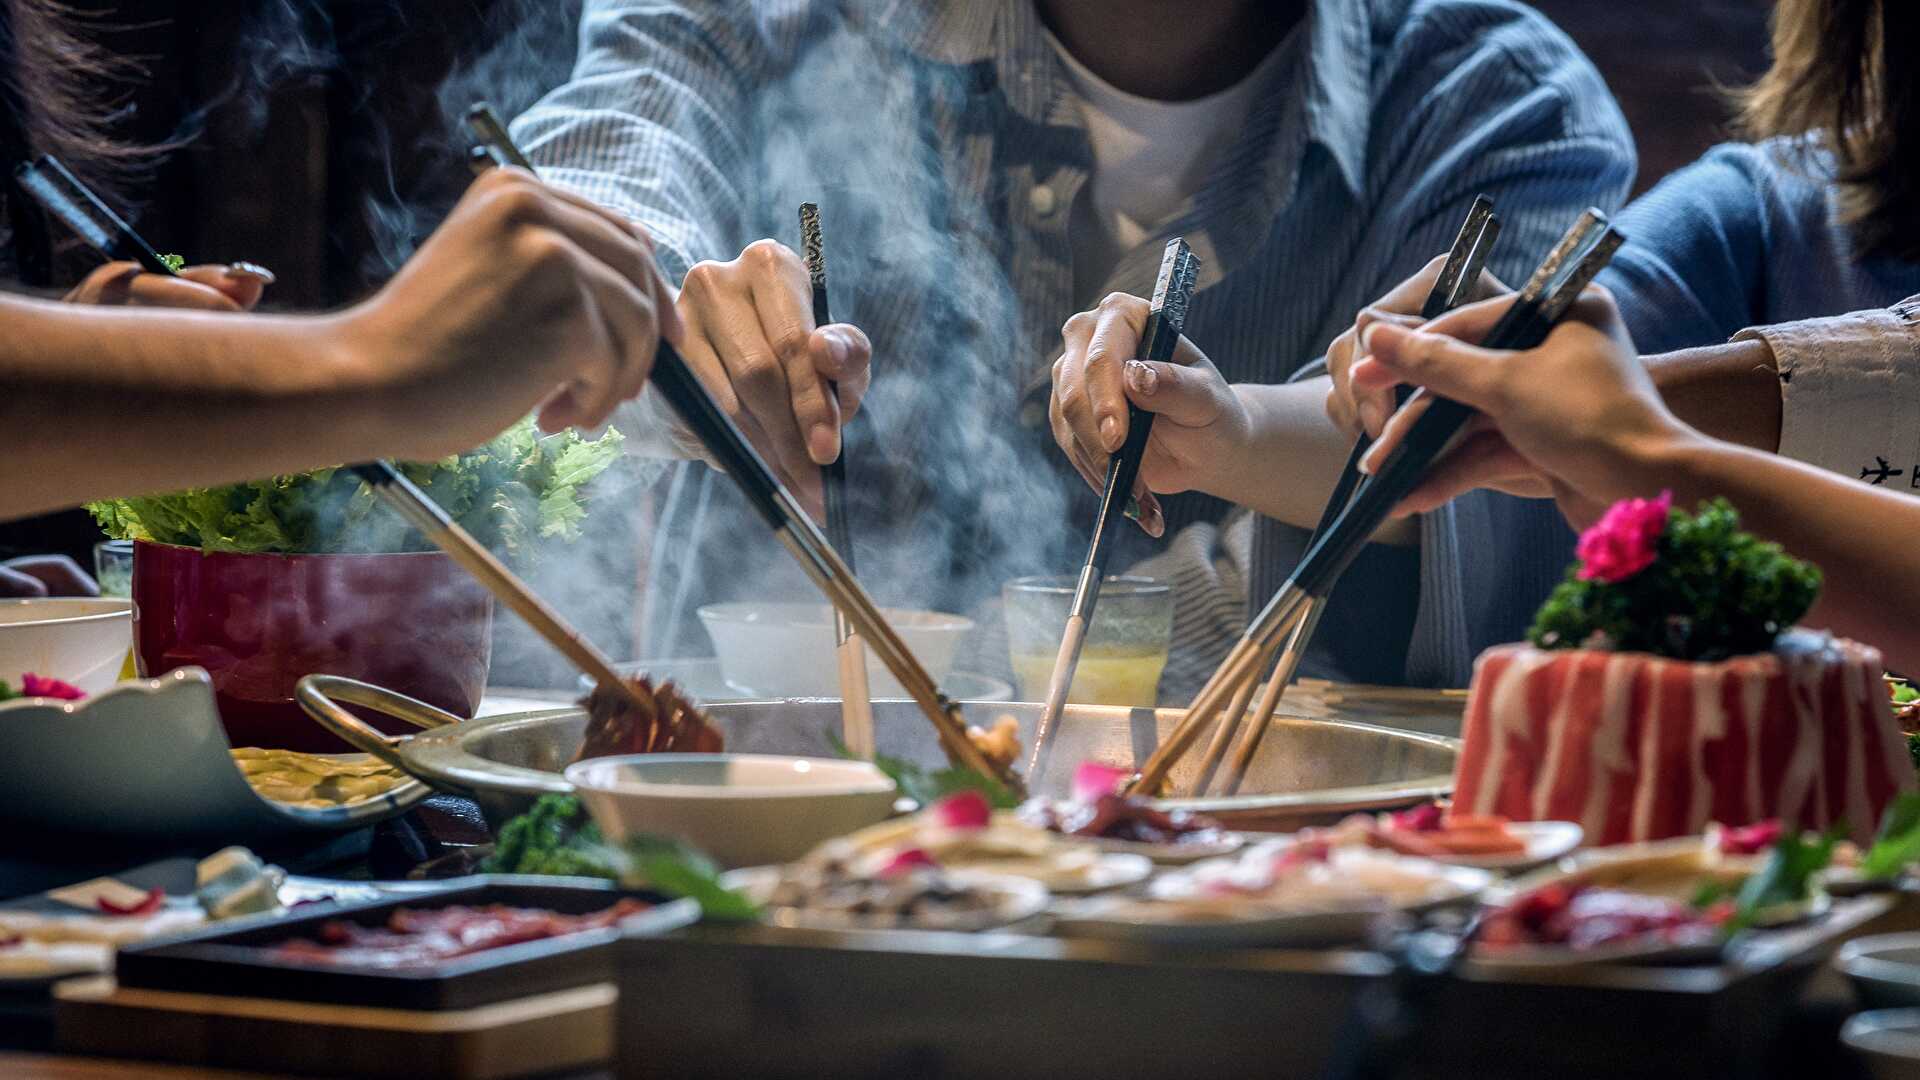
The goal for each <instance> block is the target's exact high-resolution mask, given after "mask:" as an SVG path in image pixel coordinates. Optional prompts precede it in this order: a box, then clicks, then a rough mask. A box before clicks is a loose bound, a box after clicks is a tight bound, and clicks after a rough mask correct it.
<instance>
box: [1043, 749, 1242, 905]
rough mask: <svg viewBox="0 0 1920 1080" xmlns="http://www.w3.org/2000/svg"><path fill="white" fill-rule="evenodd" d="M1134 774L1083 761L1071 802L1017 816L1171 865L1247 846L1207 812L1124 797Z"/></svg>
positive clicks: (1097, 844)
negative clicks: (1128, 779) (1125, 787)
mask: <svg viewBox="0 0 1920 1080" xmlns="http://www.w3.org/2000/svg"><path fill="white" fill-rule="evenodd" d="M1130 775H1131V770H1126V769H1121V768H1118V767H1116V766H1111V765H1102V764H1098V763H1095V762H1085V763H1082V764H1081V765H1080V767H1079V768H1078V769H1076V770H1075V772H1074V778H1073V789H1072V792H1073V794H1072V797H1071V798H1066V799H1048V798H1044V797H1036V798H1033V799H1029V800H1027V801H1026V802H1025V803H1023V804H1021V806H1020V808H1019V810H1018V811H1017V812H1016V817H1017V818H1018V819H1019V820H1020V821H1023V822H1025V823H1027V824H1029V825H1033V826H1035V827H1038V828H1041V829H1045V830H1047V831H1048V832H1051V833H1054V834H1057V835H1059V836H1061V837H1062V838H1064V839H1067V840H1069V841H1072V842H1076V843H1085V844H1088V845H1091V846H1092V847H1095V848H1098V849H1099V850H1101V851H1105V852H1109V853H1112V854H1121V855H1138V856H1142V857H1144V858H1147V859H1150V860H1152V861H1153V862H1156V863H1161V864H1167V865H1180V864H1182V863H1190V862H1195V861H1197V860H1200V859H1213V858H1219V857H1220V856H1222V855H1230V854H1232V853H1233V852H1235V851H1238V850H1240V848H1241V846H1242V845H1244V844H1245V843H1246V838H1245V837H1244V836H1242V835H1241V834H1239V833H1236V832H1230V831H1228V830H1227V829H1226V828H1224V827H1223V826H1222V825H1221V824H1220V823H1219V822H1218V821H1216V820H1214V819H1213V818H1212V817H1210V816H1208V815H1207V814H1204V813H1201V812H1199V811H1197V810H1190V809H1187V808H1185V807H1177V806H1176V807H1168V806H1161V805H1157V804H1156V803H1154V802H1153V801H1152V800H1149V799H1142V798H1139V797H1138V796H1132V795H1127V794H1124V793H1123V792H1122V791H1121V785H1122V784H1124V783H1125V781H1126V780H1127V778H1128V777H1129V776H1130ZM1055 891H1056V892H1057V891H1059V890H1057V889H1056V890H1055Z"/></svg>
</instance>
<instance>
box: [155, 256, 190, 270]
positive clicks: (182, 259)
mask: <svg viewBox="0 0 1920 1080" xmlns="http://www.w3.org/2000/svg"><path fill="white" fill-rule="evenodd" d="M160 261H161V262H163V263H165V264H166V265H167V269H169V270H171V271H173V272H174V273H176V274H177V273H179V272H180V271H181V270H184V269H185V268H186V265H187V257H186V256H185V255H161V256H160Z"/></svg>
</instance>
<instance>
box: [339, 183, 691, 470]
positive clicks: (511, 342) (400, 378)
mask: <svg viewBox="0 0 1920 1080" xmlns="http://www.w3.org/2000/svg"><path fill="white" fill-rule="evenodd" d="M331 324H332V329H333V331H334V338H335V340H334V348H335V350H336V355H338V356H339V357H340V358H342V360H343V362H344V363H347V364H349V365H355V364H357V365H360V366H361V367H362V368H363V369H365V370H366V376H365V379H366V381H367V382H368V383H370V384H371V385H372V386H373V387H374V388H375V392H376V393H378V394H380V395H381V400H382V401H383V402H385V403H387V404H388V405H389V406H390V407H389V411H388V415H389V417H390V419H391V421H392V423H393V427H394V429H395V432H396V434H397V435H398V437H399V438H400V440H401V446H402V447H404V450H403V452H401V453H400V454H399V456H406V457H413V458H419V459H431V458H435V457H440V456H444V455H446V454H449V453H456V452H458V451H461V450H465V449H468V448H470V447H472V446H474V445H477V444H478V443H481V442H484V441H486V440H487V439H489V438H492V437H493V436H494V435H495V434H497V433H498V432H500V431H501V430H502V429H504V428H506V427H507V426H508V425H509V424H511V423H512V422H513V421H514V420H515V419H517V418H519V417H521V416H523V415H525V414H526V412H527V410H528V409H530V408H533V407H535V406H538V407H539V410H540V411H539V423H540V426H541V427H542V428H543V429H545V430H548V431H557V430H559V429H561V428H564V427H567V426H569V425H579V426H583V427H593V426H597V425H599V424H601V423H604V422H605V421H606V419H607V417H608V416H609V415H610V414H611V413H612V412H613V409H614V407H615V406H616V405H618V404H619V403H621V402H622V401H625V400H628V399H629V398H632V397H633V396H634V395H636V394H638V393H639V392H640V390H641V388H642V387H643V386H644V384H645V382H646V378H647V375H648V373H649V372H650V371H651V370H652V368H653V360H654V354H655V353H656V352H657V351H658V348H659V342H660V339H661V338H662V337H665V338H666V339H667V340H668V341H671V342H675V343H676V344H677V343H679V342H680V341H681V340H682V332H681V326H680V321H679V319H678V317H677V316H676V315H675V314H674V308H673V302H672V290H671V288H670V287H669V286H668V285H667V283H666V281H665V279H663V278H662V277H661V274H660V271H659V269H658V267H657V266H656V265H655V264H654V261H653V243H652V240H651V239H650V238H649V237H648V236H647V234H646V231H645V230H644V229H642V228H641V227H640V226H639V225H637V224H635V223H634V222H631V221H629V220H627V219H626V218H624V217H622V216H620V215H619V214H616V213H614V212H613V211H610V210H607V209H605V208H604V207H601V206H599V205H597V204H595V203H593V202H591V201H589V200H587V199H584V198H581V197H580V196H577V195H574V194H571V193H569V192H565V191H562V190H560V189H558V188H553V187H548V186H547V185H545V184H542V183H540V182H539V181H538V180H536V179H534V178H533V177H532V176H531V175H529V174H528V173H526V172H525V171H523V170H519V169H494V170H490V171H489V172H488V173H486V174H485V175H483V176H482V177H480V178H479V179H478V180H476V181H474V183H473V185H472V186H471V187H469V188H468V189H467V193H466V195H465V196H464V197H463V198H462V199H461V200H460V202H459V204H458V205H456V206H455V207H454V209H453V212H452V213H451V214H450V215H449V216H448V217H447V220H446V221H445V222H444V223H442V224H441V226H440V227H439V228H438V229H437V230H435V231H434V233H433V235H432V236H430V237H429V238H428V239H427V242H426V243H425V244H424V245H422V246H421V248H420V250H419V252H418V253H416V254H415V255H414V257H413V258H412V259H410V260H409V261H408V262H407V264H406V265H405V266H404V267H402V268H401V270H400V272H399V273H398V274H397V275H395V276H394V278H393V280H392V281H390V282H388V283H387V285H386V287H384V288H382V289H381V290H380V291H379V292H378V293H376V294H375V295H374V296H373V297H371V298H370V299H368V300H367V301H365V302H364V303H362V304H360V305H358V306H356V307H354V308H350V309H348V310H347V311H345V312H342V313H341V314H340V315H339V316H337V317H335V318H334V319H332V320H331Z"/></svg>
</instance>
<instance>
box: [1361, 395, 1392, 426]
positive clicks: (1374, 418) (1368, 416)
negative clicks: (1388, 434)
mask: <svg viewBox="0 0 1920 1080" xmlns="http://www.w3.org/2000/svg"><path fill="white" fill-rule="evenodd" d="M1386 423H1387V418H1386V417H1384V416H1381V415H1380V406H1379V405H1377V404H1375V403H1373V402H1371V401H1363V402H1361V403H1360V424H1361V426H1362V427H1364V428H1366V429H1367V430H1368V431H1369V432H1374V431H1379V430H1380V429H1381V428H1382V427H1385V426H1386Z"/></svg>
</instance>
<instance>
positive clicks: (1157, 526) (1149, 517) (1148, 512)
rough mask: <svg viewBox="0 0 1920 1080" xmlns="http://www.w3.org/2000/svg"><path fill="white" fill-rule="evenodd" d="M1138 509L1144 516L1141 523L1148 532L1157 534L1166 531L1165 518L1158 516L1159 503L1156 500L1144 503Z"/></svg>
mask: <svg viewBox="0 0 1920 1080" xmlns="http://www.w3.org/2000/svg"><path fill="white" fill-rule="evenodd" d="M1140 509H1141V511H1142V513H1143V514H1144V515H1145V518H1146V520H1144V521H1142V522H1141V524H1142V525H1145V526H1146V528H1147V532H1148V533H1150V534H1152V535H1154V536H1159V535H1160V534H1161V533H1163V532H1165V531H1166V528H1167V523H1166V519H1164V518H1162V517H1161V516H1160V504H1159V503H1158V502H1150V503H1146V504H1144V505H1143V506H1141V508H1140Z"/></svg>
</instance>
